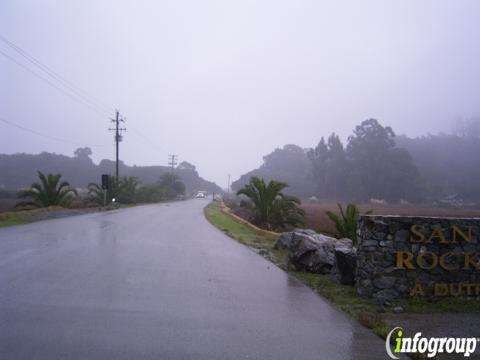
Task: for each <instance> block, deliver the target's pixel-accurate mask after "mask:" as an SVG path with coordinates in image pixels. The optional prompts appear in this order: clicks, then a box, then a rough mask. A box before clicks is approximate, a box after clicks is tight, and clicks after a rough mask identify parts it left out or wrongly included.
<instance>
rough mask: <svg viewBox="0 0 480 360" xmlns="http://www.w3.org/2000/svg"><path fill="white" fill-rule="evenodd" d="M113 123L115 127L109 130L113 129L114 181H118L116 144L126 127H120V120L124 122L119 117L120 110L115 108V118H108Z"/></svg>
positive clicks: (120, 139)
mask: <svg viewBox="0 0 480 360" xmlns="http://www.w3.org/2000/svg"><path fill="white" fill-rule="evenodd" d="M110 120H111V121H112V122H113V123H114V124H115V128H113V129H112V128H109V129H108V130H110V131H115V181H116V182H117V183H118V179H119V178H118V176H119V173H118V145H119V143H120V141H122V135H121V132H122V131H127V129H126V128H122V127H120V122H125V120H124V119H122V118H120V112H119V111H118V110H116V114H115V119H110Z"/></svg>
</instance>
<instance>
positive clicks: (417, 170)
mask: <svg viewBox="0 0 480 360" xmlns="http://www.w3.org/2000/svg"><path fill="white" fill-rule="evenodd" d="M478 124H479V122H472V123H470V125H469V126H470V127H471V128H472V130H468V129H467V130H465V126H464V127H462V129H461V131H458V132H456V133H453V134H439V135H428V136H424V137H417V138H409V137H406V136H396V134H395V132H394V130H393V129H392V128H391V127H389V126H383V125H382V124H380V122H379V121H377V120H376V119H368V120H365V121H363V122H362V123H361V124H359V125H358V126H356V127H355V129H354V130H353V133H352V135H351V136H349V137H348V139H347V141H346V143H345V144H344V143H343V142H342V140H341V139H340V138H339V136H338V135H336V134H335V133H333V134H331V135H330V136H329V137H328V138H324V137H321V138H320V141H319V142H318V144H317V145H316V146H315V147H313V148H308V149H303V148H301V147H299V146H297V145H292V144H290V145H286V146H284V147H283V148H282V149H276V150H275V151H273V152H272V153H271V154H269V155H266V156H264V158H263V160H264V163H263V165H262V166H261V167H260V168H258V169H255V170H253V171H250V172H249V173H247V174H245V175H243V176H242V177H240V179H239V180H237V181H236V182H234V183H233V184H232V188H233V189H234V190H238V189H240V188H241V187H242V186H244V185H245V184H247V183H248V181H249V179H250V178H251V177H252V176H257V177H261V178H264V179H266V180H279V181H284V182H287V183H288V184H289V189H288V192H289V193H291V194H292V195H296V196H298V197H301V198H304V199H306V198H309V197H312V196H315V197H317V198H319V199H328V200H335V201H342V202H363V201H368V200H370V199H379V200H386V201H388V202H393V203H396V202H402V201H408V202H413V203H419V202H429V203H430V202H433V201H436V200H438V199H442V198H444V197H458V198H461V199H463V200H464V202H478V201H480V183H479V182H478V181H477V179H478V178H479V175H480V158H479V157H477V156H476V155H475V154H477V153H478V152H479V151H480V131H475V129H477V128H478V126H477V125H478Z"/></svg>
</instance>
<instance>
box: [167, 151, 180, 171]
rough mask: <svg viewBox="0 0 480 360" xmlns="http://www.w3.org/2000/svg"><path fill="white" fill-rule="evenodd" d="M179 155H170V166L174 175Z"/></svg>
mask: <svg viewBox="0 0 480 360" xmlns="http://www.w3.org/2000/svg"><path fill="white" fill-rule="evenodd" d="M177 160H178V155H168V165H170V166H171V167H172V175H173V171H174V170H175V165H177Z"/></svg>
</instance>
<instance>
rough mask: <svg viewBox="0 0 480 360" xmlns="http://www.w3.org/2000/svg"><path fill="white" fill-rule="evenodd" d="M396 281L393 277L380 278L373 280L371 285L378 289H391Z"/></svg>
mask: <svg viewBox="0 0 480 360" xmlns="http://www.w3.org/2000/svg"><path fill="white" fill-rule="evenodd" d="M396 280H397V278H396V277H393V276H381V277H379V278H377V279H375V280H373V285H374V286H375V287H377V288H379V289H391V288H393V285H394V284H395V281H396Z"/></svg>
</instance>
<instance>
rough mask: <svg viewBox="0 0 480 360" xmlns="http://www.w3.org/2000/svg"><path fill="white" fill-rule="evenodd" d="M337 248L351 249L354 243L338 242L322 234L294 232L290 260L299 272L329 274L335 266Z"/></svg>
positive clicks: (349, 241)
mask: <svg viewBox="0 0 480 360" xmlns="http://www.w3.org/2000/svg"><path fill="white" fill-rule="evenodd" d="M337 248H338V249H345V250H348V249H351V248H352V241H351V240H349V239H342V240H337V239H334V238H332V237H329V236H325V235H322V234H315V235H308V234H306V233H305V232H302V233H299V232H293V237H292V240H291V246H290V248H289V254H288V258H289V261H290V263H291V264H292V265H294V266H295V268H296V269H297V270H304V271H309V272H313V273H318V274H328V273H330V271H331V269H332V267H333V265H334V262H335V250H336V249H337Z"/></svg>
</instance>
